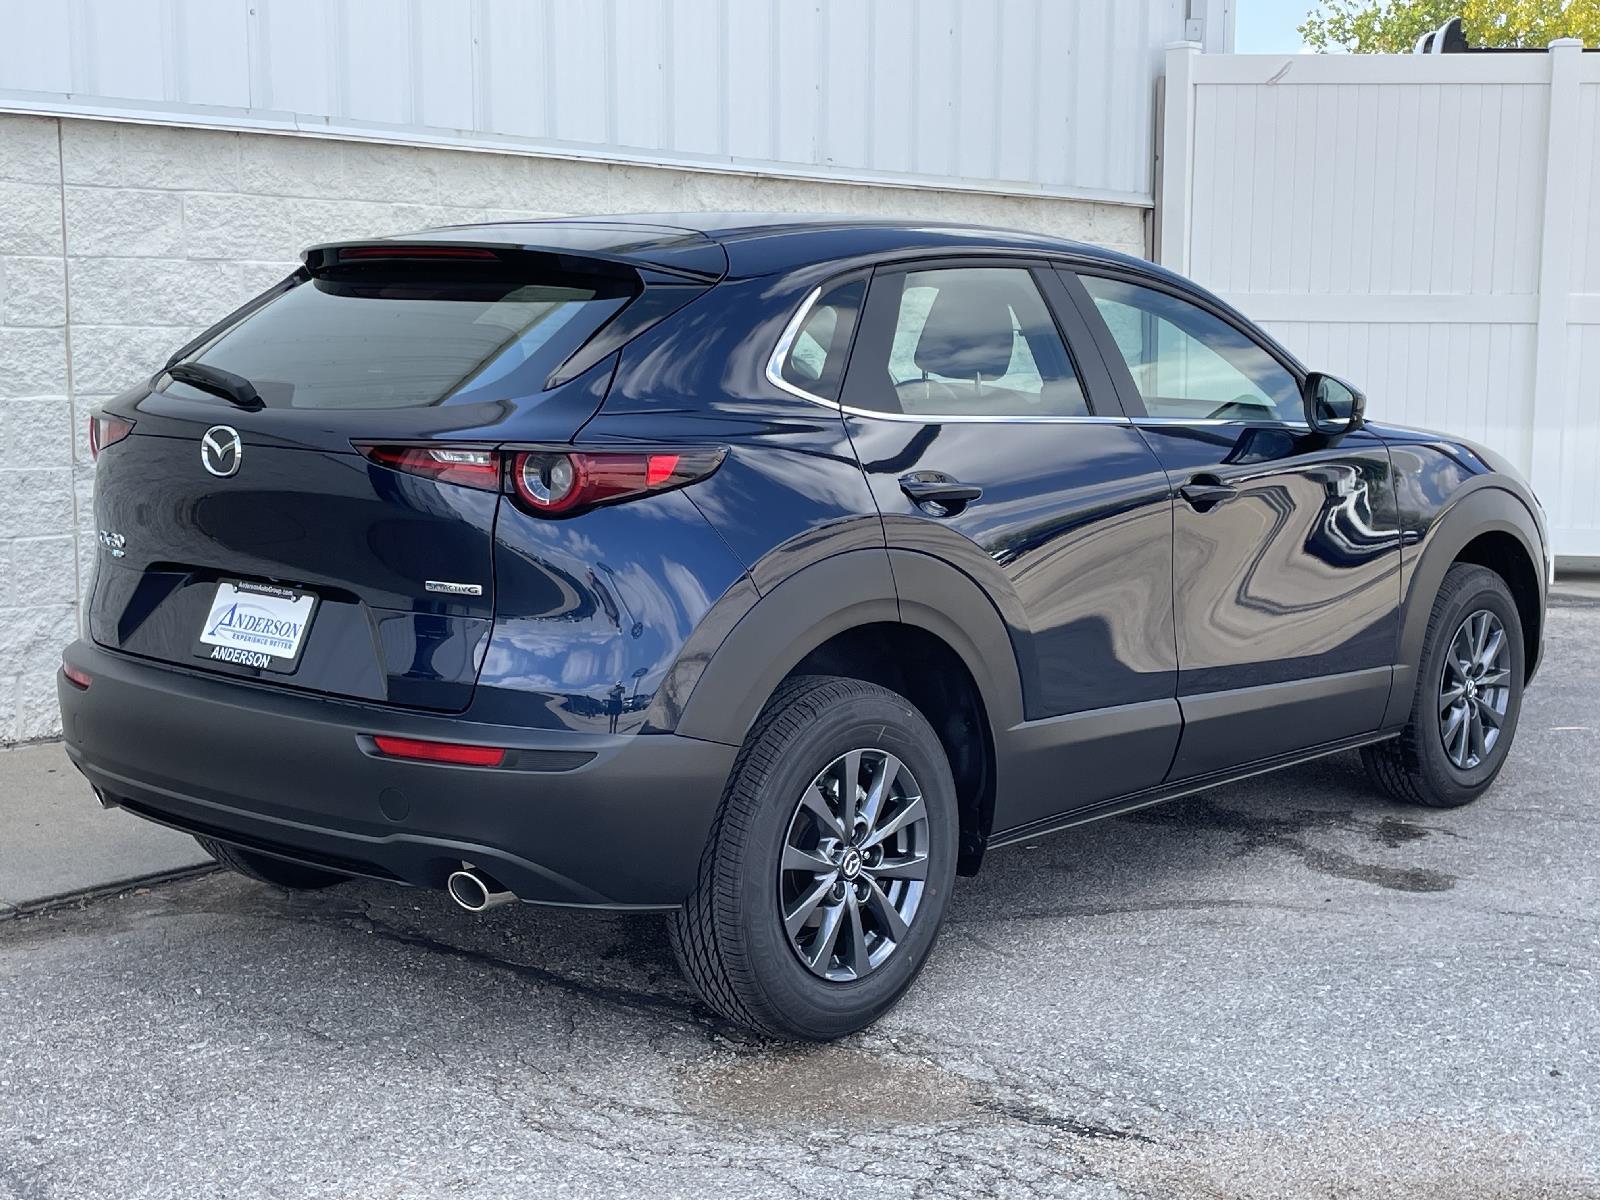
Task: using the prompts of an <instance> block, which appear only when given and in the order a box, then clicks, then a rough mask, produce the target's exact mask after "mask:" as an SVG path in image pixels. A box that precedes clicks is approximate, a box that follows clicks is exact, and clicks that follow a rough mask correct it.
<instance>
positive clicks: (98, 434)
mask: <svg viewBox="0 0 1600 1200" xmlns="http://www.w3.org/2000/svg"><path fill="white" fill-rule="evenodd" d="M132 432H133V422H132V421H130V420H128V419H127V418H126V417H118V416H113V415H112V414H111V413H90V414H89V457H90V458H91V459H94V458H99V457H100V451H102V450H104V449H105V448H106V447H107V446H114V445H116V443H118V442H120V441H121V440H122V439H123V438H125V437H127V436H128V435H129V434H130V433H132Z"/></svg>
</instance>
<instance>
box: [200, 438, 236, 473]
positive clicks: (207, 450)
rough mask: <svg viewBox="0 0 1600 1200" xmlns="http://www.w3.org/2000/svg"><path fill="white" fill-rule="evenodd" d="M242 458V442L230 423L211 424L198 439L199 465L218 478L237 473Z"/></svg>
mask: <svg viewBox="0 0 1600 1200" xmlns="http://www.w3.org/2000/svg"><path fill="white" fill-rule="evenodd" d="M243 459H244V444H243V443H242V442H240V441H239V431H238V430H237V429H235V428H234V427H233V426H231V425H213V426H212V427H211V428H210V429H208V430H206V435H205V437H203V438H201V439H200V465H201V466H203V467H204V468H205V469H206V470H208V471H210V472H211V473H212V474H213V475H215V476H216V477H217V478H219V479H226V478H227V477H228V476H230V475H237V474H238V473H239V463H240V462H241V461H243Z"/></svg>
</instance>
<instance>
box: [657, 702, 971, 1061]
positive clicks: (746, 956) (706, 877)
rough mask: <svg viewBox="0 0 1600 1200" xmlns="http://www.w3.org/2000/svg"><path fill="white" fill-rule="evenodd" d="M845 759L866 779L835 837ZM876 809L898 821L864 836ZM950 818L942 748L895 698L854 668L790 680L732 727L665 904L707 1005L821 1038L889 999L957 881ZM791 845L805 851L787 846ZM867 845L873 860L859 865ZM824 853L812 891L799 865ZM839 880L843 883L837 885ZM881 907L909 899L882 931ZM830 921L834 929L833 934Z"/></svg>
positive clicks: (908, 976) (923, 951)
mask: <svg viewBox="0 0 1600 1200" xmlns="http://www.w3.org/2000/svg"><path fill="white" fill-rule="evenodd" d="M857 751H860V752H861V753H860V754H857V753H856V752H857ZM891 762H898V764H899V767H898V768H891V767H890V766H889V764H890V763H891ZM852 770H854V771H855V775H854V778H856V779H858V780H864V781H866V783H865V784H864V785H863V786H862V787H861V788H859V789H858V790H857V792H856V795H857V796H858V797H859V799H860V805H859V815H858V823H857V826H856V829H854V830H852V837H851V838H850V839H849V840H847V839H845V838H844V837H842V836H838V835H839V834H842V833H843V829H842V825H841V823H840V821H839V818H840V817H841V816H842V815H843V811H844V810H843V808H842V805H843V790H844V789H843V780H844V779H845V778H847V777H850V772H851V771H852ZM885 775H892V776H893V780H894V781H893V783H892V785H891V786H890V787H889V788H887V789H885V788H883V787H881V786H879V785H878V781H879V780H881V779H882V778H883V777H884V776H885ZM813 784H817V785H820V786H819V788H814V787H813ZM813 793H815V794H813ZM875 795H877V796H879V797H880V798H879V799H878V800H876V802H874V799H873V797H874V796H875ZM917 795H920V798H921V806H920V808H919V807H918V805H917V804H915V803H914V799H915V796H917ZM803 796H810V797H811V798H812V800H813V801H815V800H816V799H817V798H818V797H819V796H820V798H821V800H822V801H823V803H824V804H825V805H827V806H828V807H827V808H826V809H821V810H819V808H818V807H817V806H816V804H815V803H810V804H808V803H804V802H803V800H802V797H803ZM830 797H831V799H830ZM874 816H875V817H876V818H877V824H876V827H875V828H876V830H878V831H882V830H884V829H886V828H888V827H890V826H892V825H893V824H894V823H895V822H896V821H904V824H903V825H901V826H900V828H899V829H898V831H896V832H893V833H890V834H881V833H877V832H874V828H873V827H872V826H871V823H870V818H871V817H874ZM862 826H866V828H865V830H864V831H861V832H858V831H857V830H861V828H862ZM958 827H959V818H958V816H957V807H956V791H955V781H954V779H953V778H952V777H951V773H950V764H949V761H948V759H947V758H946V756H945V752H944V748H943V747H942V746H941V745H940V743H939V739H938V738H937V737H936V736H935V735H934V732H933V730H932V728H931V727H930V726H929V725H928V722H927V721H926V720H925V719H924V718H923V716H922V714H921V713H920V712H918V711H917V710H916V708H914V707H913V706H912V705H911V703H910V702H909V701H907V700H906V699H905V698H904V697H902V696H899V695H897V694H895V693H894V692H891V691H889V690H888V689H886V688H882V687H878V686H877V685H875V684H871V683H863V682H860V681H858V680H853V679H840V678H834V677H831V676H802V677H798V678H795V679H791V680H788V681H786V682H785V683H784V684H783V685H782V686H780V687H779V689H778V691H777V692H776V693H775V694H774V695H773V697H772V699H771V700H770V701H769V702H768V703H767V705H766V707H765V708H764V709H763V710H762V712H761V715H760V716H759V717H758V718H757V720H756V722H755V725H754V726H753V727H752V728H751V730H750V734H749V736H748V737H747V738H746V739H745V743H744V747H743V749H741V750H740V752H739V756H738V758H737V759H736V760H735V762H734V767H733V773H732V775H731V776H730V778H729V781H728V787H727V790H726V792H725V793H724V794H723V799H722V805H721V807H720V808H719V809H718V812H717V816H716V819H715V821H714V822H713V824H712V829H711V833H710V836H709V837H708V838H707V841H706V848H705V852H704V854H703V855H702V857H701V860H700V876H699V882H698V883H697V885H696V887H695V890H694V892H693V894H692V895H691V896H690V898H689V900H688V902H687V903H686V904H685V906H684V907H683V908H682V909H681V910H679V911H678V913H677V914H675V916H674V917H673V921H672V927H671V939H672V948H673V952H674V954H675V955H676V956H677V959H678V964H679V966H680V967H681V968H682V969H683V973H684V975H685V976H686V977H687V978H688V980H689V982H690V983H691V984H693V985H694V988H695V990H696V991H697V992H699V994H700V996H701V997H702V998H703V999H704V1000H705V1002H706V1003H707V1004H708V1005H710V1006H711V1008H713V1009H714V1010H715V1011H716V1012H718V1013H719V1014H721V1015H722V1016H723V1017H725V1018H727V1019H728V1020H730V1021H733V1022H736V1023H738V1024H741V1025H745V1026H748V1027H749V1028H751V1029H753V1030H756V1031H757V1032H760V1033H763V1034H767V1035H770V1036H774V1037H781V1038H793V1039H804V1040H808V1041H830V1040H832V1039H834V1038H839V1037H843V1036H845V1035H846V1034H849V1033H854V1032H855V1031H857V1030H859V1029H864V1028H865V1027H866V1026H868V1025H870V1024H872V1022H874V1021H876V1020H877V1019H878V1018H879V1017H881V1016H882V1015H883V1014H884V1013H886V1012H887V1011H888V1010H889V1009H890V1008H892V1007H893V1006H894V1005H895V1003H896V1002H898V1001H899V999H900V997H901V996H902V995H903V994H904V993H905V990H906V989H907V988H908V987H909V986H910V985H911V982H912V980H914V979H915V978H916V976H917V972H918V971H919V970H921V968H922V965H923V963H924V962H925V961H926V960H927V957H928V953H929V951H930V950H931V949H932V947H933V942H934V938H935V936H936V935H937V934H938V931H939V925H940V923H941V922H942V921H943V919H944V910H945V905H946V903H947V902H948V900H949V896H950V890H951V888H952V886H953V885H954V882H955V866H956V849H957V837H958V832H959V829H958ZM813 838H815V844H814V845H812V844H811V840H812V839H813ZM875 838H877V839H879V840H877V841H876V842H874V839H875ZM869 843H871V844H869ZM858 845H859V846H860V847H861V849H860V850H859V851H858V858H857V859H856V861H855V868H856V869H857V870H858V871H859V873H858V874H855V875H851V874H850V871H851V865H850V862H849V861H848V856H849V854H850V852H851V850H852V849H853V848H855V847H856V846H858ZM794 847H798V848H799V850H798V851H797V852H798V853H800V854H801V855H802V856H803V855H804V854H805V853H809V854H810V855H811V857H810V858H809V859H807V858H804V857H801V858H799V859H796V858H794V857H792V856H791V855H790V854H788V853H786V851H788V850H790V849H791V848H794ZM919 853H920V854H922V855H923V859H922V861H918V855H919ZM874 855H876V860H875V861H876V862H877V866H876V867H869V866H868V865H867V864H869V863H871V862H872V861H874V857H873V856H874ZM796 861H798V862H800V864H801V865H800V867H799V868H798V869H796V867H795V865H794V864H795V862H796ZM830 862H831V863H833V864H836V869H833V870H832V871H831V875H832V878H833V879H834V883H833V884H832V885H830V886H829V887H828V890H827V891H826V892H825V893H824V892H823V891H822V890H821V889H822V885H823V884H824V883H825V882H826V881H827V880H828V879H829V871H828V870H823V871H820V872H812V871H811V870H810V867H811V866H812V865H814V864H819V863H820V864H821V865H823V866H825V867H826V866H827V864H828V863H830ZM915 871H924V872H925V878H924V879H922V880H920V881H915V882H918V883H920V888H919V890H918V891H917V892H916V893H915V898H914V899H913V898H912V897H913V891H912V883H913V880H912V879H911V878H910V873H911V872H915ZM876 872H882V877H881V878H880V877H879V876H878V875H877V874H876ZM847 878H850V879H853V880H854V882H853V883H846V882H845V880H846V879H847ZM813 882H815V884H816V887H815V888H813V887H812V883H813ZM841 885H842V886H843V888H844V889H845V890H846V892H847V893H848V894H846V895H841V894H840V892H839V887H840V886H841ZM874 888H876V889H877V891H876V892H874V890H873V889H874ZM817 895H822V901H821V902H820V903H819V904H817V906H816V907H815V908H814V909H812V910H810V911H811V912H812V916H811V917H810V918H808V920H807V922H806V923H805V924H804V925H802V927H801V928H800V929H799V930H798V932H797V933H794V934H791V930H790V929H789V928H786V926H785V922H784V917H785V914H786V912H787V913H788V914H790V915H791V916H792V915H793V914H794V913H796V912H798V911H801V910H802V909H803V908H804V905H805V903H806V901H807V900H808V899H809V898H812V897H814V896H817ZM852 896H854V897H857V899H854V900H853V899H852V898H851V897H852ZM886 906H887V907H888V908H895V910H896V913H897V914H899V913H901V912H902V911H904V912H909V914H910V915H909V920H904V918H903V917H902V920H904V927H903V928H902V929H900V930H894V926H893V925H892V924H891V922H892V920H893V918H892V917H889V915H888V912H887V908H886ZM852 910H853V911H855V912H859V913H860V914H862V915H861V916H860V923H859V924H854V923H852V922H851V921H850V920H849V919H848V915H847V914H849V913H850V912H851V911H852ZM836 912H837V913H838V914H839V915H835V913H836ZM830 929H831V930H834V931H836V933H835V937H836V938H837V940H836V941H834V942H831V943H830V942H829V941H828V938H827V933H828V931H829V930H830ZM892 930H893V931H894V932H895V933H896V935H897V936H894V937H891V936H890V932H891V931H892ZM874 939H876V942H874ZM830 945H831V946H833V949H832V950H831V951H830V949H829V946H830ZM886 947H887V949H886ZM803 954H808V955H811V956H812V957H813V959H814V963H815V965H808V964H807V962H806V961H804V960H803V958H802V955H803ZM879 955H881V956H882V957H881V959H878V960H877V961H874V959H875V958H876V957H877V956H879Z"/></svg>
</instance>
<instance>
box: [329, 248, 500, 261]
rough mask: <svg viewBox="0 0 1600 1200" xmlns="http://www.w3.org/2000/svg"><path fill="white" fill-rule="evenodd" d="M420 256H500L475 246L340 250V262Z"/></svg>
mask: <svg viewBox="0 0 1600 1200" xmlns="http://www.w3.org/2000/svg"><path fill="white" fill-rule="evenodd" d="M419 258H427V259H447V260H448V259H454V260H456V261H458V262H459V261H464V260H470V261H488V262H495V261H498V260H499V258H500V256H499V255H498V254H496V253H495V252H494V251H493V250H484V249H481V248H479V247H474V246H345V247H344V248H343V249H341V250H340V251H339V261H340V262H355V261H358V260H370V259H419Z"/></svg>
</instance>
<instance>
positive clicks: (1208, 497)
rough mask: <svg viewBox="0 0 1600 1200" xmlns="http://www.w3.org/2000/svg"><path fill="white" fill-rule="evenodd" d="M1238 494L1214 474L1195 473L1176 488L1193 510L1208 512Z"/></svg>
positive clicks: (1236, 490) (1232, 487)
mask: <svg viewBox="0 0 1600 1200" xmlns="http://www.w3.org/2000/svg"><path fill="white" fill-rule="evenodd" d="M1238 494H1239V489H1238V488H1236V487H1234V486H1233V485H1232V484H1228V483H1223V482H1222V480H1220V479H1218V478H1217V477H1216V476H1215V475H1196V476H1195V477H1194V478H1193V479H1191V480H1189V482H1188V483H1186V484H1184V485H1183V486H1182V487H1181V488H1179V489H1178V495H1180V496H1182V497H1183V498H1184V499H1185V500H1187V501H1188V502H1189V507H1190V508H1192V509H1194V510H1195V512H1210V511H1211V510H1212V509H1213V508H1216V507H1217V506H1218V505H1219V504H1226V503H1227V502H1228V501H1229V500H1232V499H1233V498H1234V497H1235V496H1237V495H1238Z"/></svg>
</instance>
